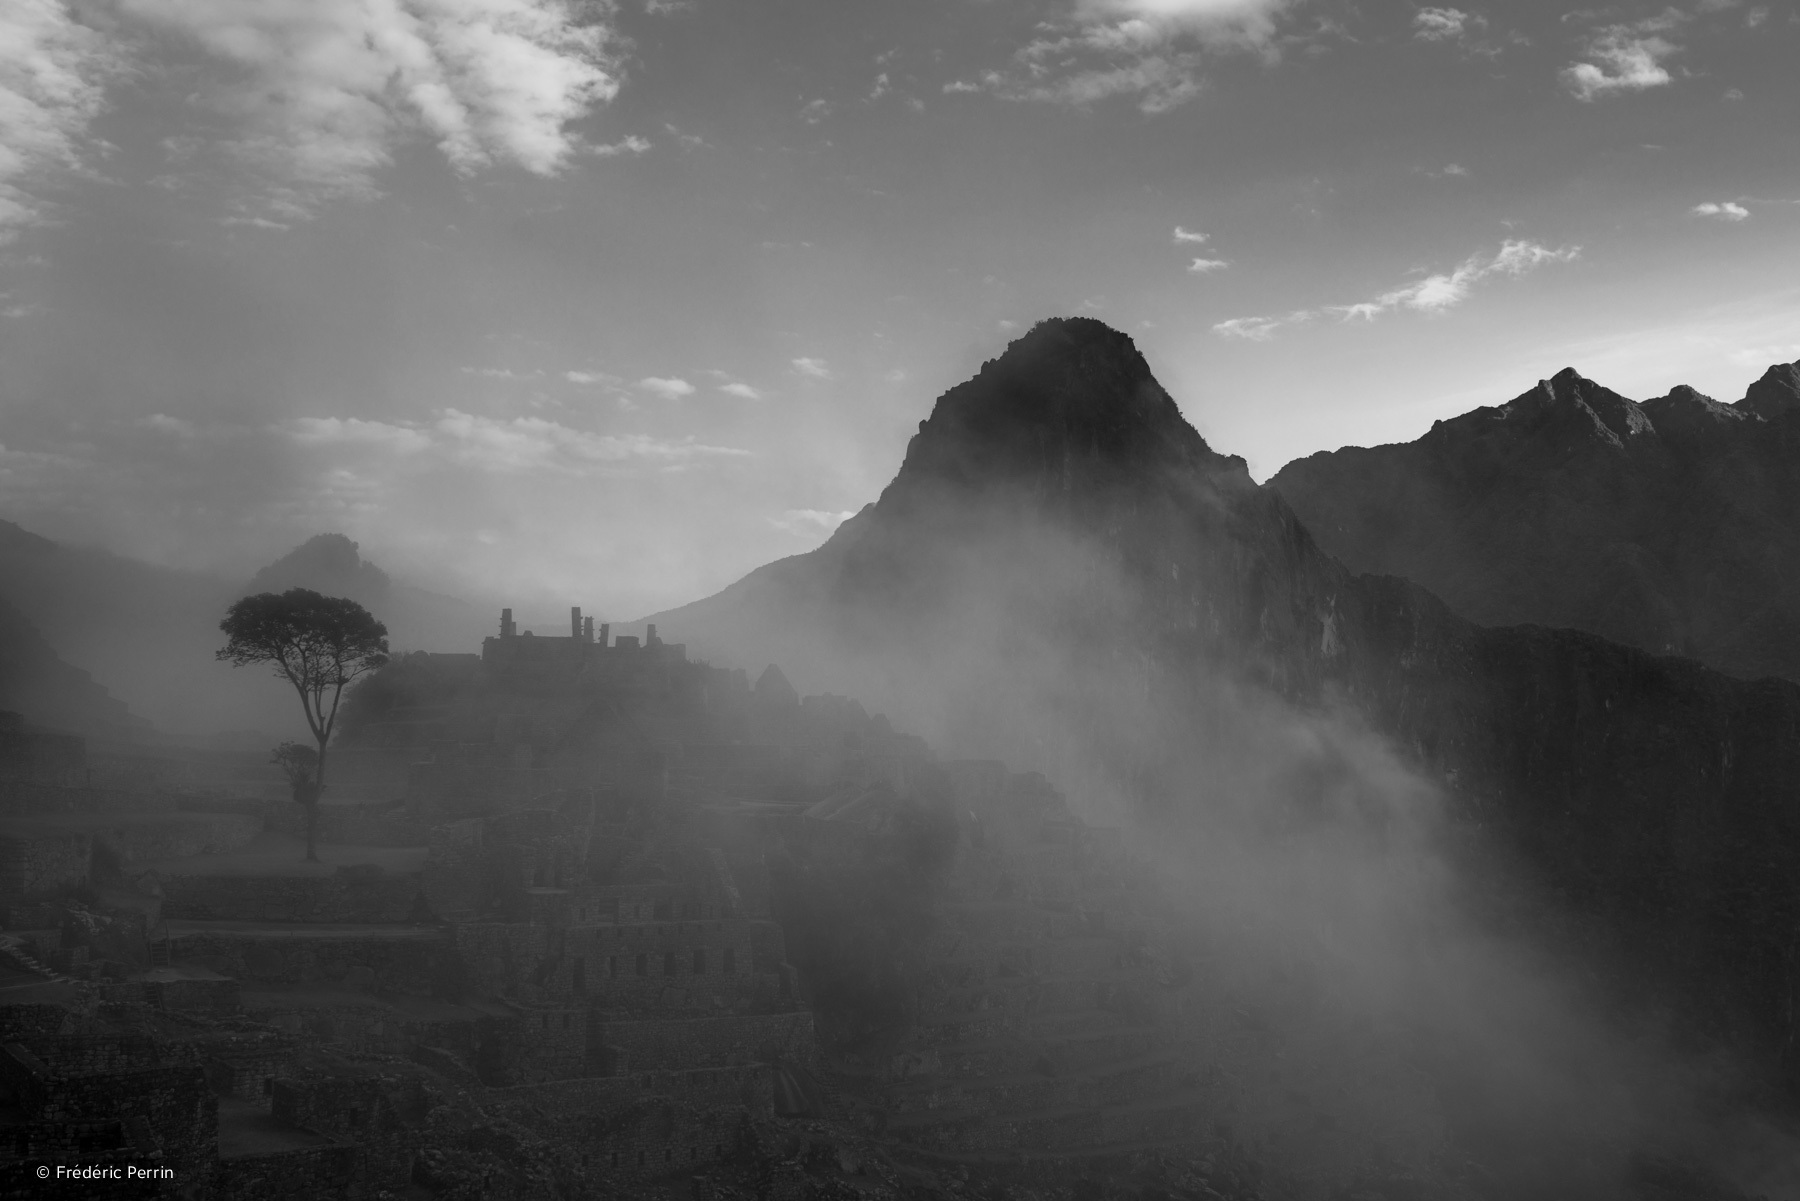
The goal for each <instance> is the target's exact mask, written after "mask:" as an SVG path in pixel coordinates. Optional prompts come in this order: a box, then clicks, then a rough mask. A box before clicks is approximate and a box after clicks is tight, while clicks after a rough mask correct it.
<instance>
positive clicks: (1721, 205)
mask: <svg viewBox="0 0 1800 1201" xmlns="http://www.w3.org/2000/svg"><path fill="white" fill-rule="evenodd" d="M1693 212H1694V215H1695V216H1696V217H1711V218H1713V219H1714V220H1715V221H1747V220H1749V219H1750V210H1749V209H1747V208H1745V207H1744V206H1743V205H1741V204H1739V203H1738V202H1737V201H1735V200H1723V201H1718V202H1714V201H1711V200H1709V201H1707V202H1706V203H1705V204H1696V205H1695V206H1694V208H1693Z"/></svg>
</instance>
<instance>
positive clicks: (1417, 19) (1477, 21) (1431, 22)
mask: <svg viewBox="0 0 1800 1201" xmlns="http://www.w3.org/2000/svg"><path fill="white" fill-rule="evenodd" d="M1486 26H1487V20H1486V19H1485V18H1483V17H1471V16H1470V15H1469V14H1468V13H1466V12H1463V11H1462V10H1461V9H1459V8H1421V9H1420V10H1419V11H1418V12H1417V13H1415V14H1413V37H1415V38H1417V39H1419V40H1420V41H1425V42H1453V41H1457V40H1459V39H1461V38H1462V37H1464V36H1465V35H1467V34H1468V33H1470V32H1471V31H1472V30H1473V29H1476V28H1485V27H1486Z"/></svg>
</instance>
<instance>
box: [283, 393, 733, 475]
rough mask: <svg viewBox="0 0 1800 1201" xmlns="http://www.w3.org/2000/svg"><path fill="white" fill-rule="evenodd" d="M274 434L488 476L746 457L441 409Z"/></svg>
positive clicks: (303, 424) (328, 420)
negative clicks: (423, 415)
mask: <svg viewBox="0 0 1800 1201" xmlns="http://www.w3.org/2000/svg"><path fill="white" fill-rule="evenodd" d="M275 432H276V433H278V434H280V435H283V436H285V437H286V438H287V439H289V440H290V441H291V442H293V443H295V444H297V445H300V446H304V447H313V448H333V447H338V448H343V447H350V448H358V447H360V448H363V449H364V450H367V451H374V452H380V453H382V454H389V455H400V456H404V457H407V458H410V459H417V460H420V461H424V462H430V463H435V464H454V465H459V466H464V467H472V468H475V469H478V470H481V471H486V472H496V473H508V472H517V471H532V470H549V471H559V472H565V473H573V474H582V473H586V472H589V471H592V470H596V469H599V468H602V467H616V466H624V465H631V464H634V463H635V464H639V465H645V466H652V467H659V468H660V467H670V466H681V465H691V464H693V463H696V462H701V461H706V460H716V459H727V458H740V457H746V456H748V455H749V454H750V452H749V451H747V450H741V449H738V448H736V447H729V446H713V445H709V444H707V443H702V442H700V441H698V440H696V439H694V438H677V439H668V438H656V437H652V436H651V435H649V434H602V433H596V432H594V431H591V430H582V429H576V428H574V427H572V426H568V425H564V424H562V423H561V422H557V421H551V420H548V419H546V418H543V417H510V418H501V417H487V416H482V415H480V414H476V413H466V412H463V411H461V410H460V409H444V410H442V411H441V412H439V413H438V414H436V415H435V416H434V417H433V418H432V419H430V420H427V421H419V422H388V421H373V420H364V419H363V418H360V417H297V418H294V419H292V420H289V421H286V422H283V423H281V424H280V425H278V426H276V427H275Z"/></svg>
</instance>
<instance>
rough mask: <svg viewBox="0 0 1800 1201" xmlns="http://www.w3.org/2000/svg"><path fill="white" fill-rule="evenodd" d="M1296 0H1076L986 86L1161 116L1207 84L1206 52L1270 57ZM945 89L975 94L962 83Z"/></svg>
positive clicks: (1015, 96)
mask: <svg viewBox="0 0 1800 1201" xmlns="http://www.w3.org/2000/svg"><path fill="white" fill-rule="evenodd" d="M1289 2H1290V0H1077V3H1076V5H1075V7H1074V10H1073V12H1072V14H1071V15H1070V16H1069V17H1068V18H1067V19H1064V20H1062V21H1050V22H1045V23H1043V24H1040V25H1039V26H1038V32H1039V36H1038V37H1036V38H1034V39H1033V40H1032V41H1031V42H1029V43H1028V44H1026V45H1025V46H1024V47H1022V48H1021V49H1020V50H1018V52H1017V53H1015V54H1014V56H1013V60H1014V62H1013V68H1012V70H1010V71H1009V72H1006V73H998V72H990V73H989V74H988V75H986V76H984V77H983V86H984V87H985V88H986V89H987V90H991V91H993V92H994V93H995V94H997V95H999V96H1002V97H1004V98H1007V99H1011V100H1036V101H1047V102H1052V103H1059V104H1071V105H1077V106H1086V105H1090V104H1095V103H1098V102H1100V101H1104V100H1108V99H1111V98H1113V97H1130V98H1133V99H1135V100H1136V102H1137V106H1138V109H1139V110H1140V111H1142V112H1144V113H1147V114H1157V113H1164V112H1167V111H1169V110H1170V109H1173V108H1176V107H1178V106H1180V105H1182V104H1185V103H1187V102H1188V101H1189V100H1192V99H1193V98H1194V97H1195V96H1198V95H1199V94H1200V92H1201V91H1202V90H1203V87H1204V80H1203V78H1202V76H1201V67H1202V65H1203V54H1205V53H1207V52H1228V51H1233V50H1238V51H1242V50H1249V51H1252V52H1257V53H1261V54H1264V55H1265V56H1268V57H1273V56H1274V53H1275V48H1274V40H1275V24H1276V18H1277V17H1278V16H1279V15H1280V14H1281V12H1282V11H1283V10H1284V9H1286V8H1288V7H1289ZM946 90H957V91H973V90H976V89H975V85H972V84H966V83H963V82H960V81H959V82H958V83H956V84H953V85H949V86H947V88H946Z"/></svg>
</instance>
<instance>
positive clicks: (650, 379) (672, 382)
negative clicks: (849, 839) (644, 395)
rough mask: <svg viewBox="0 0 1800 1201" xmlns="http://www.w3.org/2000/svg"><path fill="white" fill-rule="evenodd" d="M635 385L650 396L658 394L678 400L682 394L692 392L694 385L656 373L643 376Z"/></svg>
mask: <svg viewBox="0 0 1800 1201" xmlns="http://www.w3.org/2000/svg"><path fill="white" fill-rule="evenodd" d="M637 386H638V387H640V388H642V389H643V390H644V391H646V392H648V393H650V394H651V395H652V396H660V397H662V398H663V399H664V400H680V399H681V398H682V397H683V396H692V395H693V394H694V385H692V384H690V383H688V382H687V381H686V380H684V379H673V378H669V377H665V376H658V375H650V376H645V377H644V378H643V379H641V380H639V381H638V382H637Z"/></svg>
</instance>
